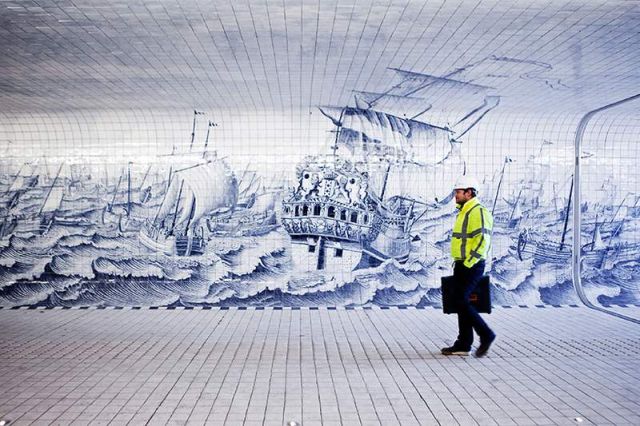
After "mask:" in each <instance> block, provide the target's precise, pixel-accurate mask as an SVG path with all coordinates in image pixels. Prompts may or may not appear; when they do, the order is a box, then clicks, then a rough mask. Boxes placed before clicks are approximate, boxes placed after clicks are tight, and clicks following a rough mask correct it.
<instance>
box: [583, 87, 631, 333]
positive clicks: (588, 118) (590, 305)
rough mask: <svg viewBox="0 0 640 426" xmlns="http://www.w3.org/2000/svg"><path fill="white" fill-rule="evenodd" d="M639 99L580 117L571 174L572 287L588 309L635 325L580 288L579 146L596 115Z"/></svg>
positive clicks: (621, 102)
mask: <svg viewBox="0 0 640 426" xmlns="http://www.w3.org/2000/svg"><path fill="white" fill-rule="evenodd" d="M638 98H640V93H638V94H637V95H634V96H630V97H628V98H625V99H622V100H620V101H617V102H613V103H611V104H608V105H605V106H603V107H600V108H596V109H594V110H592V111H589V112H588V113H586V114H585V115H584V117H582V119H581V120H580V123H579V124H578V129H577V131H576V139H575V147H574V148H575V171H574V174H573V181H574V185H573V200H574V202H573V286H574V288H575V290H576V293H577V294H578V297H579V298H580V300H581V301H582V303H583V304H584V305H585V306H587V307H588V308H591V309H595V310H597V311H601V312H604V313H606V314H609V315H613V316H615V317H618V318H622V319H624V320H627V321H631V322H634V323H636V324H640V320H638V319H636V318H632V317H629V316H627V315H622V314H620V313H618V312H614V311H610V310H608V309H605V308H603V307H601V306H596V305H594V304H593V303H591V301H590V300H589V299H588V298H587V295H586V294H585V292H584V289H583V288H582V277H581V276H580V261H581V254H582V253H581V250H580V239H581V236H580V228H581V215H580V213H581V212H580V144H581V142H582V137H583V136H584V131H585V129H586V127H587V124H589V121H591V119H592V118H593V117H594V116H595V115H596V114H598V113H600V112H602V111H605V110H607V109H610V108H613V107H616V106H619V105H621V104H623V103H626V102H630V101H633V100H636V99H638Z"/></svg>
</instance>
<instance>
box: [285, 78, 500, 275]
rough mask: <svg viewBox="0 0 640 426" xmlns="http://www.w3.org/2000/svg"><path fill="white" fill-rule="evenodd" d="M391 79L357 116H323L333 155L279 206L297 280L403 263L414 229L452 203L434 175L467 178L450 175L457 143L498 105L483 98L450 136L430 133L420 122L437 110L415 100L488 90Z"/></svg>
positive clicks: (309, 166)
mask: <svg viewBox="0 0 640 426" xmlns="http://www.w3.org/2000/svg"><path fill="white" fill-rule="evenodd" d="M394 71H395V72H396V73H398V74H399V75H400V77H401V78H402V82H401V83H399V84H396V85H395V86H393V88H392V89H390V90H389V91H387V92H385V93H368V92H359V96H360V97H357V98H356V106H355V107H343V108H340V107H320V112H321V113H322V114H323V115H325V116H326V117H327V118H329V119H330V120H331V122H332V123H333V124H334V125H335V127H336V130H335V135H336V136H335V141H334V145H333V154H332V155H328V156H316V157H307V158H306V159H305V161H304V162H302V163H301V164H299V165H298V167H297V171H296V179H297V182H298V184H297V187H296V188H294V189H293V190H292V191H291V193H290V195H289V196H288V197H287V199H286V200H284V202H283V213H282V224H283V226H284V228H285V230H286V231H287V232H288V233H289V235H290V236H291V243H292V259H293V262H294V264H295V265H296V266H297V269H299V270H300V269H302V270H307V271H314V270H316V271H319V270H327V271H332V272H339V271H351V270H354V269H359V268H367V267H372V266H377V265H379V264H380V263H382V262H384V261H387V260H394V261H396V262H399V263H404V262H406V261H407V260H408V259H409V254H410V252H411V242H412V236H411V229H412V226H413V225H414V224H415V223H416V221H417V220H419V219H420V218H421V216H422V215H423V214H424V212H425V211H426V208H427V207H428V206H430V205H432V204H433V200H435V201H436V204H437V203H438V202H441V200H449V199H450V198H447V197H448V196H450V195H451V190H450V188H446V189H444V190H442V189H440V191H438V189H436V188H435V187H434V185H435V184H434V182H435V174H436V173H435V170H440V171H442V170H444V169H447V173H453V175H452V178H451V182H453V179H454V177H453V176H456V175H459V174H462V173H463V170H464V163H463V162H460V163H459V164H458V167H453V168H451V167H445V164H446V163H447V162H449V161H451V160H452V159H454V158H459V157H458V155H459V145H460V141H459V140H458V139H457V138H460V137H462V136H464V135H465V134H466V133H467V132H468V131H469V129H470V128H471V127H473V126H475V125H476V124H477V123H478V122H479V120H480V119H481V118H482V117H483V116H484V115H485V114H486V113H487V112H488V111H490V110H491V109H493V108H494V107H495V106H497V104H498V98H497V97H492V96H484V95H482V96H481V97H482V100H481V103H480V105H476V106H475V107H474V109H473V110H472V111H471V112H469V113H467V114H466V115H465V116H464V117H463V118H462V119H460V120H459V121H457V122H456V124H455V125H454V126H453V127H454V129H451V128H449V127H448V126H447V125H446V124H443V125H437V124H433V123H432V122H431V119H429V118H428V117H424V115H425V113H426V112H427V111H429V110H430V109H431V108H432V105H430V104H428V103H427V102H426V100H425V99H423V98H420V97H418V96H416V93H419V92H420V91H422V90H431V89H434V88H435V89H438V88H441V87H442V86H447V87H456V88H462V89H463V90H468V89H470V88H471V89H472V91H473V92H474V93H479V92H483V90H484V89H486V88H482V87H481V86H477V85H472V84H467V83H464V82H461V81H455V80H452V79H449V78H440V77H433V76H429V75H425V74H418V73H413V72H408V71H403V70H394ZM409 113H411V114H410V115H409ZM407 117H411V118H407ZM421 117H422V118H421ZM427 120H429V121H427ZM447 166H448V165H447ZM440 177H442V176H440ZM417 180H419V181H417ZM443 184H444V185H445V186H446V185H447V182H443ZM419 210H422V212H420V211H419Z"/></svg>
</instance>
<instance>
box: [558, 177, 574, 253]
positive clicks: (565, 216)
mask: <svg viewBox="0 0 640 426" xmlns="http://www.w3.org/2000/svg"><path fill="white" fill-rule="evenodd" d="M572 195H573V175H571V188H570V189H569V202H568V203H567V211H566V212H565V214H564V228H563V230H562V239H561V240H560V250H562V248H563V247H564V237H565V235H567V225H568V223H569V209H570V208H571V196H572Z"/></svg>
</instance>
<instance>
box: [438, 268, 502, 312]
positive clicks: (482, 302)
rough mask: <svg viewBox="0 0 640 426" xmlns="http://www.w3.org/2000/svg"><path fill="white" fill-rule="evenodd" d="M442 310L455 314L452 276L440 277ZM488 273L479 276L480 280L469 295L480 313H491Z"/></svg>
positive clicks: (454, 284)
mask: <svg viewBox="0 0 640 426" xmlns="http://www.w3.org/2000/svg"><path fill="white" fill-rule="evenodd" d="M441 281H442V310H443V311H444V313H445V314H456V313H458V311H457V309H456V303H455V300H454V297H455V296H454V295H455V286H456V283H455V279H454V277H453V276H450V277H442V279H441ZM489 284H490V281H489V275H484V276H483V277H482V278H480V282H479V283H478V285H477V286H476V288H475V289H474V290H473V292H472V293H471V295H470V296H469V301H470V302H471V305H472V306H473V307H474V308H476V311H478V312H480V313H485V314H490V313H491V286H490V285H489Z"/></svg>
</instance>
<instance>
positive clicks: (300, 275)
mask: <svg viewBox="0 0 640 426" xmlns="http://www.w3.org/2000/svg"><path fill="white" fill-rule="evenodd" d="M199 112H203V113H206V114H196V115H194V111H192V110H182V111H175V110H171V111H168V110H157V111H152V110H130V111H88V110H85V111H69V112H60V113H56V114H52V113H49V114H38V113H32V114H20V115H8V114H5V115H4V116H2V117H0V118H1V120H0V123H1V124H0V141H2V143H3V145H4V146H3V147H2V149H3V150H4V153H3V159H2V163H1V164H0V167H1V169H0V171H1V181H0V183H1V185H2V193H3V195H2V197H3V198H2V203H3V206H4V207H3V228H2V240H1V241H2V242H1V244H0V250H1V252H0V274H1V279H0V281H1V283H2V288H1V290H0V305H2V306H17V305H45V306H51V305H53V306H86V305H90V306H96V305H98V306H100V305H103V306H160V305H178V306H183V305H184V306H200V305H244V306H247V305H249V306H273V305H278V306H318V305H333V306H335V305H338V306H343V305H346V306H348V305H355V306H359V305H367V304H374V305H382V306H384V305H419V306H425V305H436V306H437V305H439V304H440V302H441V299H440V292H439V279H440V277H441V276H443V275H448V274H449V273H450V260H449V256H448V249H449V247H448V238H449V237H448V233H449V231H450V228H451V226H452V223H453V219H454V212H455V209H454V205H453V202H452V201H450V200H449V201H447V198H446V197H447V195H449V193H450V188H451V185H452V183H453V180H454V179H455V178H456V177H457V176H458V175H460V174H462V173H469V174H472V175H474V176H476V177H477V178H478V179H479V180H480V181H481V182H482V185H481V186H482V187H481V189H480V198H481V199H482V201H483V202H484V203H485V205H487V206H488V207H489V208H490V209H491V210H493V211H494V216H495V219H496V222H495V227H494V240H493V250H492V256H491V258H492V259H491V262H490V268H491V276H492V280H493V284H494V293H493V294H494V304H498V305H522V304H526V305H534V304H540V303H546V304H573V303H578V298H577V295H576V293H575V291H574V289H573V285H572V279H571V274H572V270H571V261H570V259H571V249H572V244H573V240H572V232H571V230H572V217H571V215H570V214H569V213H570V211H571V199H570V192H571V188H572V187H571V183H572V182H571V181H572V175H573V164H574V148H573V144H574V138H575V132H576V128H577V125H578V123H579V121H580V118H581V116H579V115H565V116H562V115H540V114H533V113H527V112H514V111H509V110H501V109H500V107H498V108H496V109H495V110H494V111H491V112H490V113H489V114H488V115H487V116H486V117H485V118H484V119H483V120H482V121H481V122H480V123H479V124H478V125H477V126H476V127H474V128H473V129H472V130H471V131H470V132H469V133H468V134H467V135H465V137H464V138H462V143H461V144H454V145H453V147H452V148H451V147H450V146H449V145H447V144H445V145H444V147H445V149H444V150H440V149H439V148H437V147H435V146H434V147H433V148H432V151H430V152H429V154H430V155H431V158H432V159H433V162H432V164H429V165H427V166H426V167H423V168H421V169H420V170H416V169H411V168H406V169H405V168H401V167H398V166H397V165H394V166H393V167H394V169H391V168H390V170H389V171H385V170H384V169H376V170H377V172H375V173H374V172H370V173H369V174H368V175H367V178H368V179H369V184H370V188H373V187H374V185H375V184H376V182H379V181H380V174H381V173H387V172H388V173H389V174H390V175H391V176H392V178H388V179H387V183H386V185H387V186H386V188H387V190H388V191H392V190H393V188H395V190H398V189H397V188H402V191H403V192H402V194H405V193H411V194H412V195H413V196H414V198H415V199H419V200H420V201H421V203H423V204H420V206H418V207H416V213H415V217H416V218H417V219H416V221H415V223H412V225H411V227H410V228H409V229H407V234H408V236H409V243H408V244H409V246H410V249H409V254H408V259H407V260H406V261H405V259H402V260H401V261H397V260H393V259H388V260H384V259H383V260H382V261H378V262H370V263H363V262H361V261H360V262H358V260H360V258H359V257H358V256H360V255H361V253H359V252H358V251H357V248H356V250H355V251H354V250H353V247H351V246H348V245H347V244H337V245H336V244H333V243H331V244H329V245H327V246H324V247H322V249H323V250H324V252H325V256H328V257H327V258H326V259H323V260H322V261H319V260H318V259H319V257H318V255H317V251H316V252H315V253H312V252H311V247H312V246H313V248H314V250H320V249H321V247H320V246H321V243H320V242H318V241H317V239H314V238H312V237H309V236H307V237H306V239H303V240H302V241H300V239H299V238H298V241H297V242H298V243H301V244H298V245H296V244H295V242H294V241H292V238H291V235H290V233H289V232H287V231H288V228H285V227H284V226H283V201H287V200H291V199H292V198H291V197H292V194H295V192H296V190H299V189H300V188H303V189H304V187H305V185H306V184H308V182H306V183H305V182H303V180H302V179H303V178H302V176H303V175H304V172H305V170H307V169H308V170H309V171H310V172H311V174H313V173H317V171H318V170H317V167H316V166H317V162H318V161H317V160H318V159H319V158H320V156H326V155H328V154H332V153H333V151H332V149H331V147H332V144H333V142H334V140H335V132H334V126H333V124H332V122H331V121H330V120H329V119H328V118H327V117H326V116H324V115H323V114H322V113H321V112H320V111H319V110H318V109H317V108H311V109H305V110H288V111H254V112H252V111H231V110H228V111H210V110H207V109H202V111H200V110H199ZM194 117H195V119H196V128H195V132H194V137H193V144H192V143H191V139H192V136H191V133H192V128H193V119H194ZM210 123H211V124H210ZM207 131H209V138H208V146H207V149H206V151H207V154H206V155H201V154H202V153H203V152H204V144H205V141H207ZM639 134H640V126H639V123H638V118H637V116H636V117H635V118H634V116H633V114H627V113H625V111H624V110H623V111H613V112H610V113H607V114H603V115H602V116H598V117H595V118H594V119H593V120H592V122H591V123H590V124H589V126H588V128H587V130H586V132H585V137H584V141H583V148H582V152H581V153H580V155H581V159H582V161H583V163H582V164H583V169H582V174H581V186H582V188H583V192H582V203H581V206H580V210H581V212H582V226H581V237H582V241H581V246H583V247H584V248H583V250H584V253H583V254H584V262H583V265H582V271H581V272H582V276H583V281H584V285H585V290H586V291H587V293H588V296H589V298H590V300H592V301H593V302H594V303H599V304H605V305H606V304H616V303H637V300H638V297H639V296H640V292H639V291H638V278H637V275H638V274H637V268H638V263H637V260H636V257H637V256H635V255H633V254H632V253H637V252H638V251H637V250H634V247H636V246H637V245H638V244H639V241H638V235H639V234H638V230H637V228H638V226H637V223H638V217H640V213H639V212H640V205H639V204H638V195H637V191H635V188H634V186H635V185H636V184H637V182H638V175H637V173H638V172H637V168H636V167H635V166H634V161H635V159H636V158H638V155H637V154H638V153H637V152H634V150H636V151H637V149H638V148H637V146H635V145H637V144H634V141H637V139H638V135H639ZM449 148H451V149H452V151H451V152H449V151H448V149H449ZM189 151H190V152H191V154H190V155H187V154H188V153H189ZM344 154H346V152H345V151H344V150H342V151H340V150H338V151H337V156H338V157H341V156H343V155H344ZM328 158H331V155H329V156H328ZM309 159H312V161H311V162H309ZM334 159H335V157H334ZM194 164H196V165H202V164H206V165H207V166H206V167H209V166H211V165H215V167H213V168H212V169H211V170H209V171H207V172H206V173H204V174H200V175H198V174H197V173H191V172H190V170H193V169H189V168H190V167H193V166H194ZM314 167H315V168H314ZM305 168H307V169H305ZM216 173H217V174H216ZM176 176H183V177H182V178H176ZM184 176H190V177H189V178H187V177H184ZM194 176H195V177H194ZM353 176H356V177H361V175H360V174H358V175H353ZM181 179H182V180H181ZM394 179H395V180H394ZM183 181H184V182H186V183H182V185H180V186H181V188H178V187H177V186H176V187H175V188H173V189H172V188H171V182H183ZM193 182H196V183H193ZM225 182H226V183H225ZM316 183H317V182H316ZM394 185H395V186H394ZM185 187H186V188H188V189H185ZM317 189H318V188H311V189H309V190H310V191H313V190H317ZM338 189H341V190H342V193H343V195H344V194H346V195H344V197H345V198H344V199H343V200H342V204H341V205H343V206H346V207H345V210H349V202H350V201H353V199H351V200H350V199H349V195H353V194H355V192H350V191H351V190H352V189H353V187H349V186H346V185H345V186H343V187H342V188H338ZM188 190H190V191H191V192H190V193H189V192H187V191H188ZM171 191H173V192H174V194H173V196H174V198H175V197H176V194H178V195H179V196H178V197H177V201H175V200H174V201H175V202H174V203H173V204H171V203H168V204H170V205H169V206H168V207H163V204H166V203H167V202H166V200H167V197H168V196H169V194H170V193H171ZM229 191H231V192H233V194H231V195H229ZM398 191H400V190H398ZM634 191H635V192H634ZM187 193H189V194H191V195H192V200H191V201H190V200H189V199H188V198H187V197H186V195H183V194H187ZM339 193H340V191H338V190H336V191H335V192H334V197H336V199H339V197H340V195H339ZM398 193H399V194H400V192H398ZM216 194H217V195H216ZM225 194H226V195H225ZM216 196H219V197H221V198H220V199H221V200H222V201H220V203H219V204H217V205H215V206H214V207H215V208H213V207H212V209H211V211H208V212H206V215H205V217H202V218H201V219H200V220H201V221H202V222H201V223H200V227H199V228H198V227H194V228H193V232H195V233H201V234H198V235H196V236H197V237H198V238H201V240H202V241H203V243H204V244H203V245H202V247H201V248H202V250H201V251H202V252H201V253H199V252H197V251H196V252H194V253H192V254H191V255H179V254H176V253H165V249H166V248H167V245H164V246H161V245H157V246H153V245H151V246H150V244H149V241H147V240H145V241H142V240H143V239H144V237H141V236H140V234H141V232H142V230H143V228H144V227H145V226H149V223H150V222H152V223H154V225H153V226H151V228H153V229H152V230H151V231H149V230H148V229H147V231H149V232H151V233H153V232H157V231H159V230H161V229H160V228H162V227H163V226H164V227H169V226H171V222H173V221H177V218H178V217H179V216H182V214H181V213H182V211H184V212H185V216H188V213H189V212H188V211H187V210H186V209H187V208H186V207H185V206H186V205H188V206H190V208H192V209H193V210H194V211H196V210H197V205H198V203H199V202H202V203H203V204H204V203H205V202H210V201H211V200H210V199H211V198H215V197H216ZM225 197H227V198H225ZM225 199H226V200H227V201H224V200H225ZM267 199H268V200H270V201H269V202H267V201H265V200H267ZM185 203H186V204H185ZM189 203H191V204H189ZM309 207H310V208H311V207H312V206H311V204H310V205H309ZM420 209H421V210H420ZM352 210H353V208H352ZM161 211H163V212H164V213H165V214H166V215H167V218H168V219H167V222H165V223H163V224H162V225H160V224H159V223H157V222H156V220H157V218H158V216H159V214H160V213H159V212H161ZM349 211H351V210H349ZM310 212H313V210H310ZM320 212H322V213H320ZM327 212H328V209H323V210H318V214H320V215H321V214H327ZM311 215H312V214H310V216H311ZM285 216H286V215H285ZM338 219H340V218H339V217H337V218H332V220H331V221H330V223H331V224H337V223H338V222H339V220H338ZM358 220H360V221H363V220H364V219H363V218H362V217H360V218H359V219H358ZM327 223H329V222H327ZM342 224H343V225H350V224H349V219H348V217H345V221H344V223H342ZM187 226H189V225H187ZM154 227H155V228H154ZM154 229H155V230H154ZM596 230H597V231H596ZM202 233H206V235H202ZM147 234H148V233H147ZM147 236H149V235H147ZM325 236H326V234H325ZM153 237H154V238H158V237H157V235H153ZM162 238H164V237H162ZM155 241H156V242H157V241H158V240H157V239H156V240H155ZM163 241H166V239H165V240H163ZM192 244H193V239H192ZM191 248H192V249H193V247H191ZM301 248H302V250H301ZM173 249H174V250H175V244H174V245H173ZM338 255H339V256H338ZM329 257H330V258H329ZM354 258H355V260H354Z"/></svg>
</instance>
